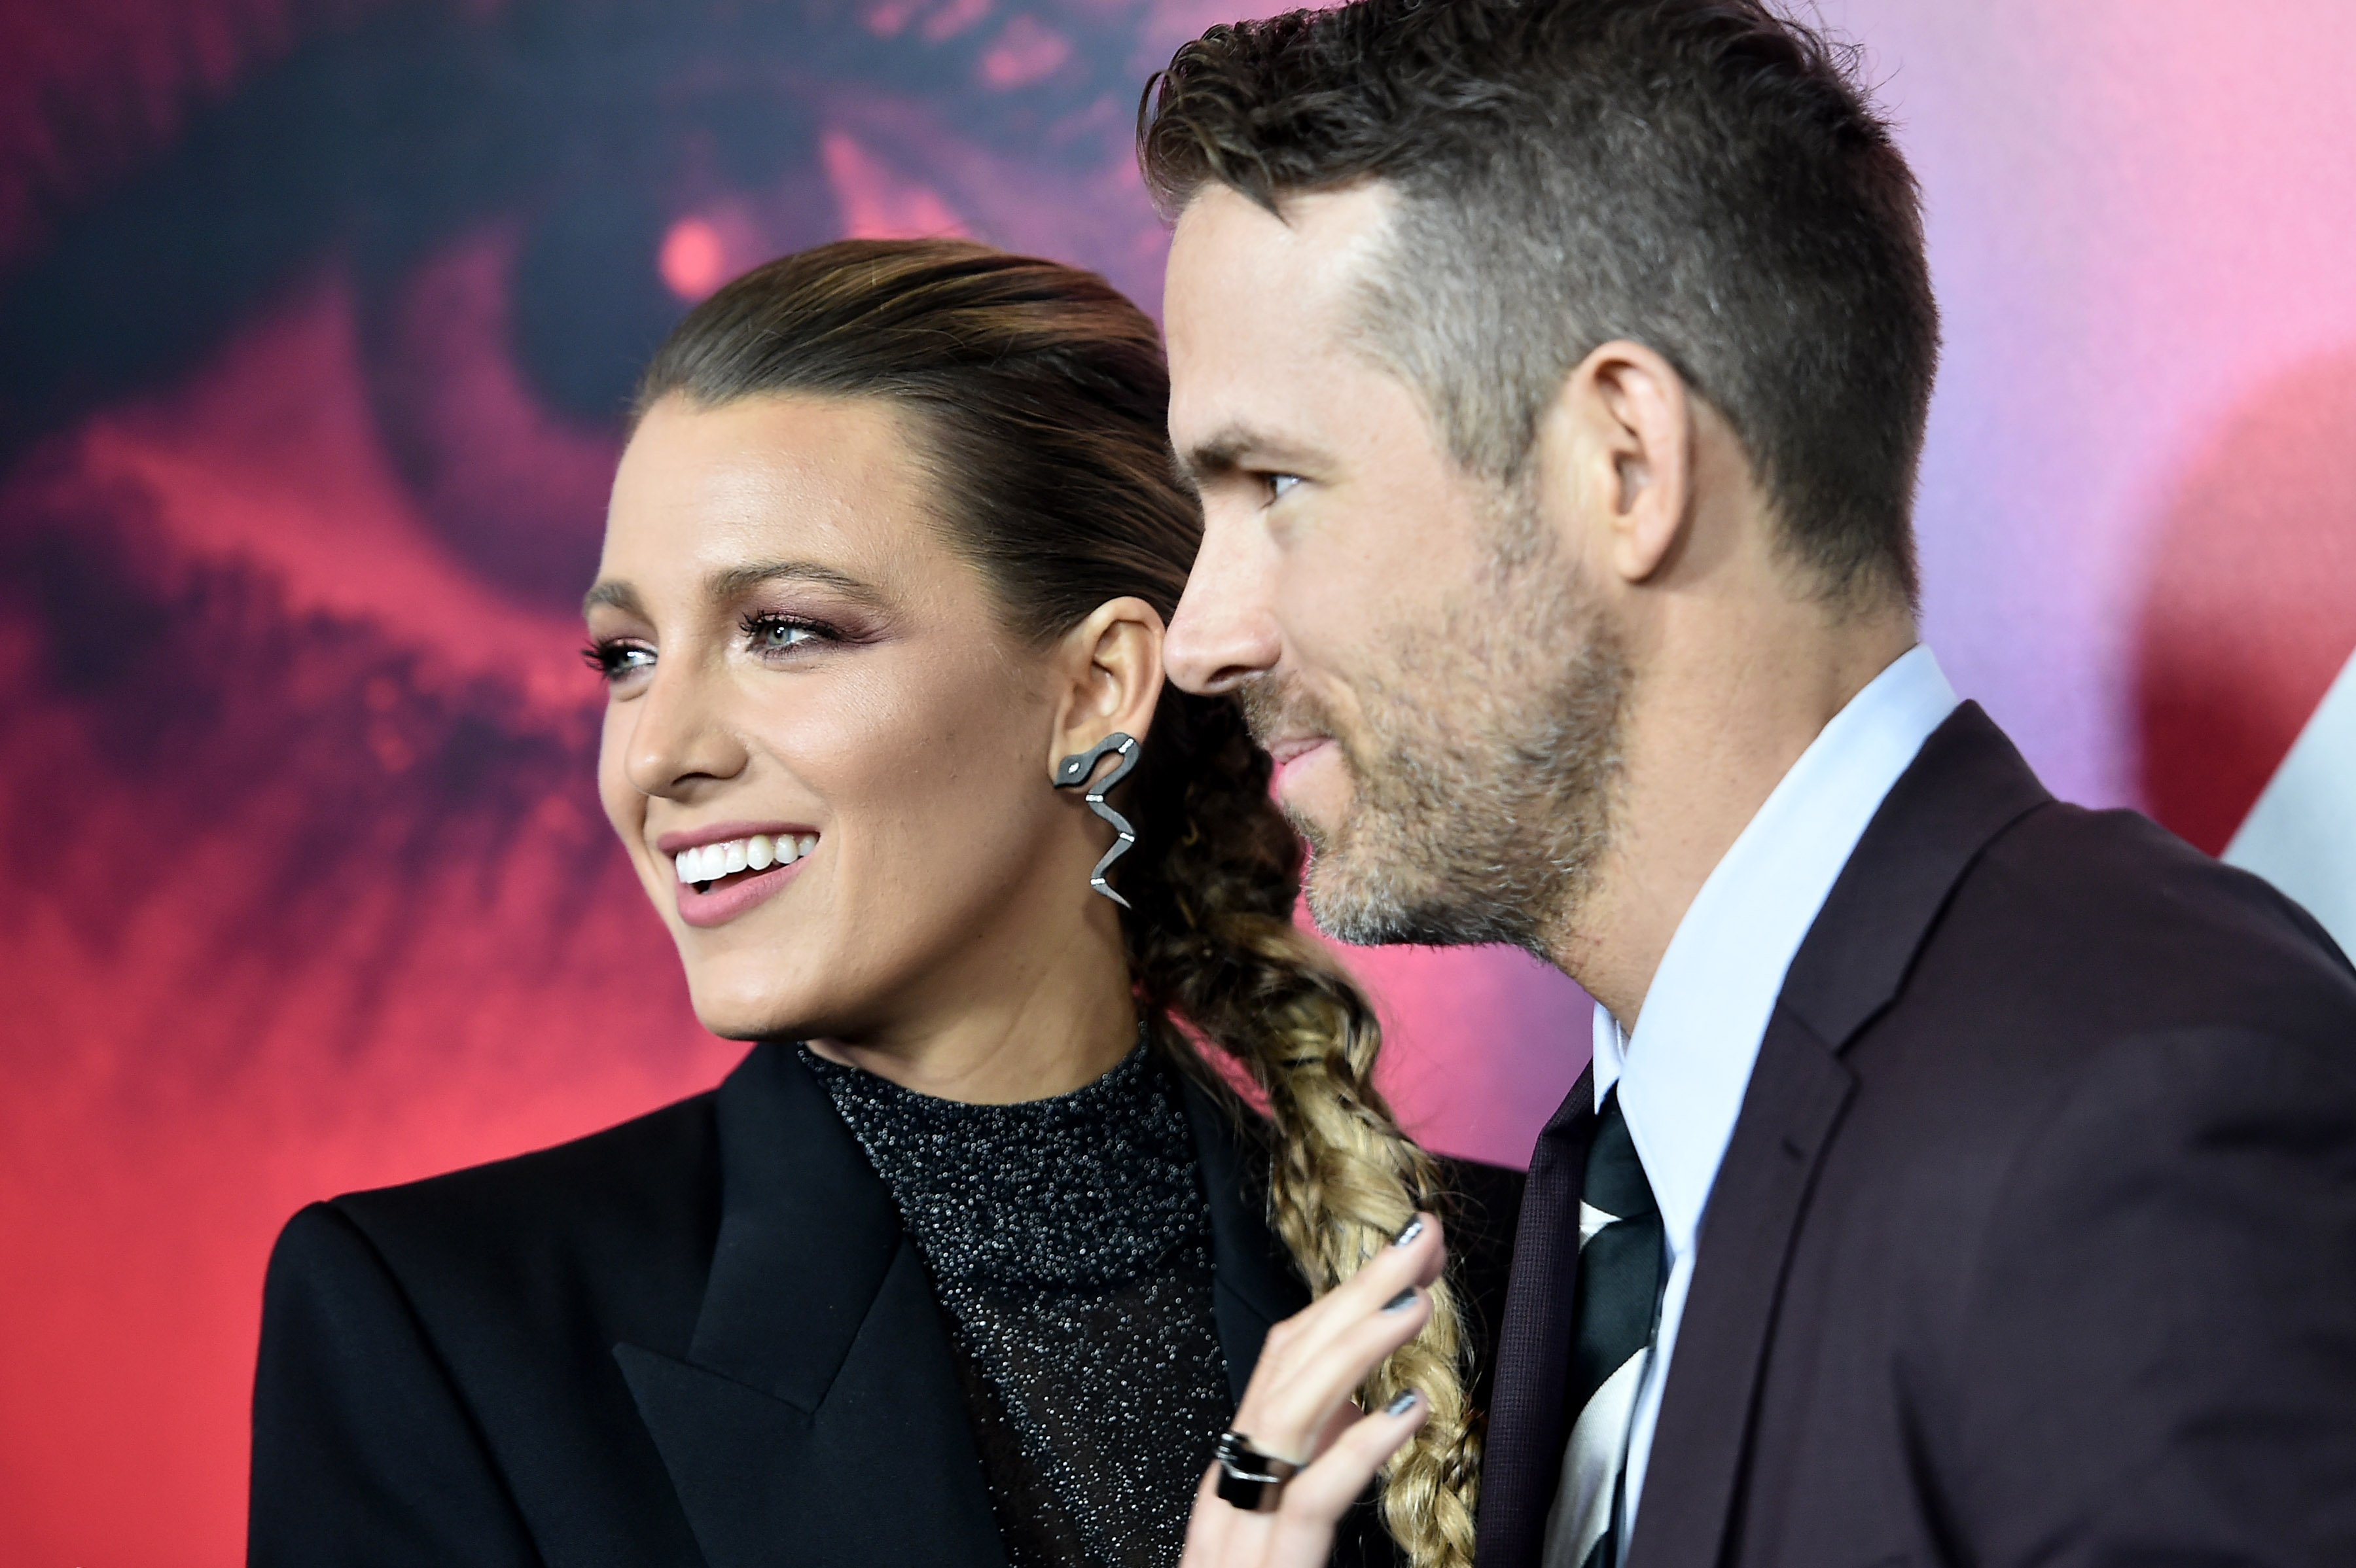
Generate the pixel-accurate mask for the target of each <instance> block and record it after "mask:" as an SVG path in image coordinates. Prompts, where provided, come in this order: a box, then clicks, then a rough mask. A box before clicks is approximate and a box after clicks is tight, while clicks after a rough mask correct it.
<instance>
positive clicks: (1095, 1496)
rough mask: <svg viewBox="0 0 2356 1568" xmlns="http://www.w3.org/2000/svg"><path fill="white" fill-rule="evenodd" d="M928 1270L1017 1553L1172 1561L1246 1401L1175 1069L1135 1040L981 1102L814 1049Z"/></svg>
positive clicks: (1031, 1567)
mask: <svg viewBox="0 0 2356 1568" xmlns="http://www.w3.org/2000/svg"><path fill="white" fill-rule="evenodd" d="M800 1056H801V1059H802V1061H803V1062H804V1063H805V1064H806V1065H807V1066H808V1067H809V1069H810V1070H811V1071H813V1072H814V1073H816V1074H817V1075H818V1077H819V1081H820V1082H821V1083H823V1084H824V1085H825V1086H826V1090H827V1092H828V1093H829V1095H830V1096H831V1097H832V1099H833V1101H834V1105H835V1109H836V1110H837V1111H838V1112H841V1116H842V1119H843V1122H844V1123H845V1124H846V1125H848V1126H849V1127H850V1129H851V1134H852V1136H853V1137H855V1138H856V1139H857V1140H858V1141H859V1144H860V1146H861V1147H862V1148H863V1149H864V1150H866V1152H867V1158H868V1160H869V1162H870V1163H871V1164H873V1165H874V1167H875V1171H876V1174H877V1175H878V1176H882V1177H883V1182H884V1185H885V1186H886V1187H889V1188H890V1189H891V1192H892V1196H893V1197H894V1201H896V1202H897V1204H898V1206H899V1209H900V1216H901V1219H902V1221H903V1223H905V1225H906V1227H907V1229H908V1233H909V1235H910V1237H911V1238H913V1239H914V1240H915V1241H916V1248H917V1250H918V1251H920V1252H922V1253H923V1254H924V1257H925V1261H926V1264H927V1265H928V1266H929V1268H930V1270H931V1272H932V1277H933V1289H934V1293H935V1294H936V1295H937V1297H938V1299H939V1301H940V1304H941V1305H942V1306H943V1307H944V1308H945V1309H946V1312H947V1316H948V1322H949V1325H950V1330H951V1337H952V1339H953V1341H954V1342H955V1344H956V1347H957V1350H958V1361H959V1364H960V1369H961V1370H962V1372H963V1376H964V1384H965V1395H966V1408H967V1411H968V1413H969V1416H970V1418H971V1420H972V1423H973V1429H974V1437H975V1441H976V1444H977V1446H978V1447H979V1448H980V1453H981V1458H982V1466H983V1469H984V1471H985V1472H986V1475H987V1477H988V1481H989V1487H990V1495H991V1506H992V1508H993V1509H995V1511H996V1514H997V1519H998V1525H999V1531H1000V1533H1001V1536H1002V1537H1003V1538H1004V1540H1005V1542H1006V1549H1007V1554H1008V1557H1009V1558H1010V1560H1011V1561H1012V1563H1013V1564H1014V1565H1015V1568H1079V1565H1089V1568H1147V1565H1149V1564H1150V1565H1152V1568H1167V1565H1168V1564H1171V1563H1176V1562H1177V1560H1178V1554H1179V1551H1180V1549H1181V1548H1182V1546H1183V1544H1184V1541H1185V1533H1186V1517H1187V1513H1188V1511H1189V1509H1191V1508H1192V1506H1193V1503H1194V1488H1195V1487H1196V1486H1197V1485H1198V1484H1199V1483H1200V1481H1201V1480H1202V1476H1203V1467H1204V1466H1205V1465H1206V1464H1208V1463H1209V1462H1210V1455H1211V1446H1212V1444H1213V1443H1214V1442H1215V1440H1216V1438H1217V1436H1218V1434H1219V1431H1220V1429H1221V1428H1222V1427H1224V1426H1225V1425H1226V1423H1227V1419H1228V1417H1229V1415H1230V1414H1231V1413H1232V1410H1233V1406H1232V1403H1231V1401H1230V1398H1229V1395H1228V1391H1227V1377H1226V1360H1225V1358H1224V1357H1223V1356H1222V1355H1221V1353H1220V1349H1219V1340H1218V1332H1217V1329H1216V1326H1215V1322H1214V1319H1213V1317H1212V1309H1211V1251H1210V1239H1211V1231H1210V1210H1209V1208H1208V1207H1207V1206H1206V1204H1205V1199H1204V1195H1203V1185H1202V1176H1201V1173H1200V1171H1199V1169H1198V1166H1197V1162H1196V1158H1195V1153H1194V1138H1193V1135H1192V1133H1190V1131H1189V1130H1188V1127H1187V1123H1186V1116H1185V1112H1184V1109H1183V1103H1182V1101H1181V1100H1180V1098H1179V1095H1180V1090H1179V1086H1178V1084H1177V1082H1176V1081H1175V1079H1173V1077H1172V1075H1171V1071H1170V1069H1168V1068H1167V1067H1166V1066H1165V1065H1164V1064H1163V1063H1162V1061H1161V1059H1160V1058H1158V1057H1156V1056H1155V1055H1154V1054H1153V1053H1152V1051H1151V1048H1150V1047H1147V1046H1145V1045H1143V1044H1141V1045H1140V1046H1139V1047H1137V1048H1136V1049H1135V1050H1133V1051H1131V1052H1130V1054H1129V1056H1128V1057H1127V1058H1124V1059H1123V1060H1122V1061H1121V1063H1120V1065H1119V1066H1118V1067H1116V1068H1114V1069H1112V1070H1111V1071H1110V1072H1108V1073H1107V1074H1106V1075H1105V1076H1104V1077H1102V1078H1100V1079H1098V1080H1097V1081H1096V1082H1094V1083H1092V1084H1089V1085H1087V1087H1086V1088H1084V1089H1080V1090H1075V1091H1073V1092H1072V1093H1070V1094H1066V1095H1060V1096H1057V1097H1056V1098H1055V1099H1053V1100H1037V1101H1028V1102H1025V1103H1022V1104H1015V1105H968V1104H965V1103H963V1102H961V1101H953V1100H937V1099H935V1098H933V1097H931V1096H929V1095H924V1094H917V1093H916V1092H914V1091H912V1090H905V1089H902V1088H900V1087H899V1086H898V1085H896V1084H894V1083H891V1082H889V1081H887V1080H885V1079H881V1078H877V1077H875V1076H874V1075H873V1074H871V1073H867V1072H862V1071H861V1070H859V1069H856V1068H849V1067H844V1066H842V1065H841V1064H839V1063H835V1062H830V1061H827V1060H825V1059H823V1058H819V1057H817V1056H814V1055H812V1054H811V1053H810V1052H809V1051H808V1050H807V1049H804V1050H802V1051H801V1052H800Z"/></svg>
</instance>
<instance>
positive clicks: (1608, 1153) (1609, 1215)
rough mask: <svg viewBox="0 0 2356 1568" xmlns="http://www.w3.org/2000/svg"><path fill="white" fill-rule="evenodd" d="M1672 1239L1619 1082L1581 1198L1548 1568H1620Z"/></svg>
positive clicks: (1608, 1100)
mask: <svg viewBox="0 0 2356 1568" xmlns="http://www.w3.org/2000/svg"><path fill="white" fill-rule="evenodd" d="M1665 1251H1666V1249H1665V1242H1664V1240H1663V1236H1662V1231H1661V1211H1660V1208H1658V1206H1656V1205H1655V1203H1654V1201H1653V1188H1652V1184H1651V1183H1649V1182H1647V1181H1646V1180H1645V1179H1644V1165H1643V1163H1642V1162H1641V1161H1640V1160H1638V1159H1637V1157H1636V1144H1635V1142H1634V1140H1633V1139H1632V1138H1630V1137H1629V1136H1628V1122H1627V1118H1625V1117H1623V1116H1622V1115H1621V1113H1620V1090H1619V1087H1618V1086H1617V1085H1616V1084H1615V1085H1614V1086H1613V1087H1612V1091H1611V1092H1610V1093H1608V1094H1606V1095H1605V1096H1604V1097H1603V1108H1602V1110H1601V1112H1600V1113H1599V1114H1598V1116H1597V1118H1596V1123H1595V1142H1594V1143H1593V1144H1591V1145H1590V1146H1589V1149H1588V1153H1587V1179H1586V1182H1585V1185H1584V1187H1583V1188H1582V1190H1581V1192H1580V1204H1579V1283H1578V1288H1577V1290H1576V1292H1575V1293H1574V1299H1575V1305H1574V1306H1573V1308H1572V1318H1571V1323H1572V1327H1571V1349H1570V1376H1569V1388H1568V1390H1567V1391H1566V1393H1565V1396H1564V1402H1563V1403H1564V1408H1565V1409H1566V1410H1569V1411H1575V1412H1578V1413H1577V1414H1576V1415H1574V1416H1573V1417H1572V1420H1571V1428H1570V1441H1569V1444H1566V1445H1565V1447H1564V1450H1563V1456H1562V1481H1561V1485H1560V1487H1559V1488H1558V1490H1557V1491H1556V1493H1555V1499H1554V1508H1553V1510H1552V1511H1551V1512H1550V1513H1548V1515H1547V1533H1546V1554H1545V1559H1544V1561H1545V1564H1546V1568H1615V1565H1616V1564H1617V1563H1619V1561H1620V1551H1621V1547H1622V1544H1623V1543H1622V1541H1620V1539H1619V1534H1618V1531H1617V1530H1616V1529H1615V1527H1614V1526H1615V1520H1616V1519H1617V1517H1618V1515H1619V1511H1620V1507H1619V1503H1620V1492H1621V1488H1622V1485H1623V1483H1624V1481H1625V1478H1626V1474H1627V1457H1628V1423H1629V1418H1630V1417H1631V1416H1632V1415H1633V1414H1634V1412H1635V1409H1636V1389H1637V1385H1638V1383H1639V1382H1640V1381H1641V1380H1643V1377H1644V1354H1645V1352H1646V1351H1647V1350H1648V1349H1650V1348H1651V1347H1652V1343H1653V1330H1654V1327H1655V1323H1656V1321H1657V1319H1658V1317H1659V1313H1660V1302H1661V1282H1662V1269H1663V1264H1664V1262H1665Z"/></svg>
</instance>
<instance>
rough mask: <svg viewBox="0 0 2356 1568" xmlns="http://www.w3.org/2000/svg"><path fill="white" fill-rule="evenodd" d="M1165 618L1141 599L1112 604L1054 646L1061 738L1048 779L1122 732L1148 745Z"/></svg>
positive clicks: (1052, 746)
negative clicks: (1057, 767)
mask: <svg viewBox="0 0 2356 1568" xmlns="http://www.w3.org/2000/svg"><path fill="white" fill-rule="evenodd" d="M1162 631H1163V628H1162V613H1161V612H1160V611H1159V610H1156V609H1155V608H1154V607H1152V606H1151V605H1149V604H1147V603H1146V602H1145V601H1144V600H1143V599H1138V598H1120V599H1108V600H1107V601H1106V602H1105V603H1103V604H1101V605H1098V607H1096V609H1095V610H1094V611H1092V612H1091V613H1090V614H1089V616H1088V617H1087V619H1085V620H1083V621H1081V622H1080V624H1079V625H1077V626H1076V627H1074V628H1072V629H1071V630H1069V631H1067V632H1066V633H1065V634H1064V636H1063V638H1062V639H1061V640H1060V641H1059V642H1058V643H1057V644H1056V649H1055V668H1056V671H1057V672H1058V686H1057V700H1056V704H1055V733H1054V735H1053V736H1051V737H1050V739H1049V742H1048V750H1047V771H1048V775H1049V776H1050V777H1051V778H1052V777H1053V776H1054V774H1055V765H1056V764H1057V763H1058V762H1061V761H1062V760H1063V759H1064V758H1065V757H1069V756H1071V755H1072V754H1073V753H1074V752H1079V751H1086V750H1087V749H1088V747H1090V746H1094V745H1096V744H1097V742H1098V741H1100V740H1102V739H1104V737H1105V736H1108V735H1111V734H1113V733H1114V732H1115V731H1119V732H1120V733H1122V734H1124V735H1132V736H1136V737H1137V738H1138V739H1140V740H1143V739H1144V738H1145V732H1146V731H1147V730H1149V729H1151V727H1152V726H1153V710H1154V706H1155V704H1156V703H1159V702H1160V701H1161V699H1162Z"/></svg>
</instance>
